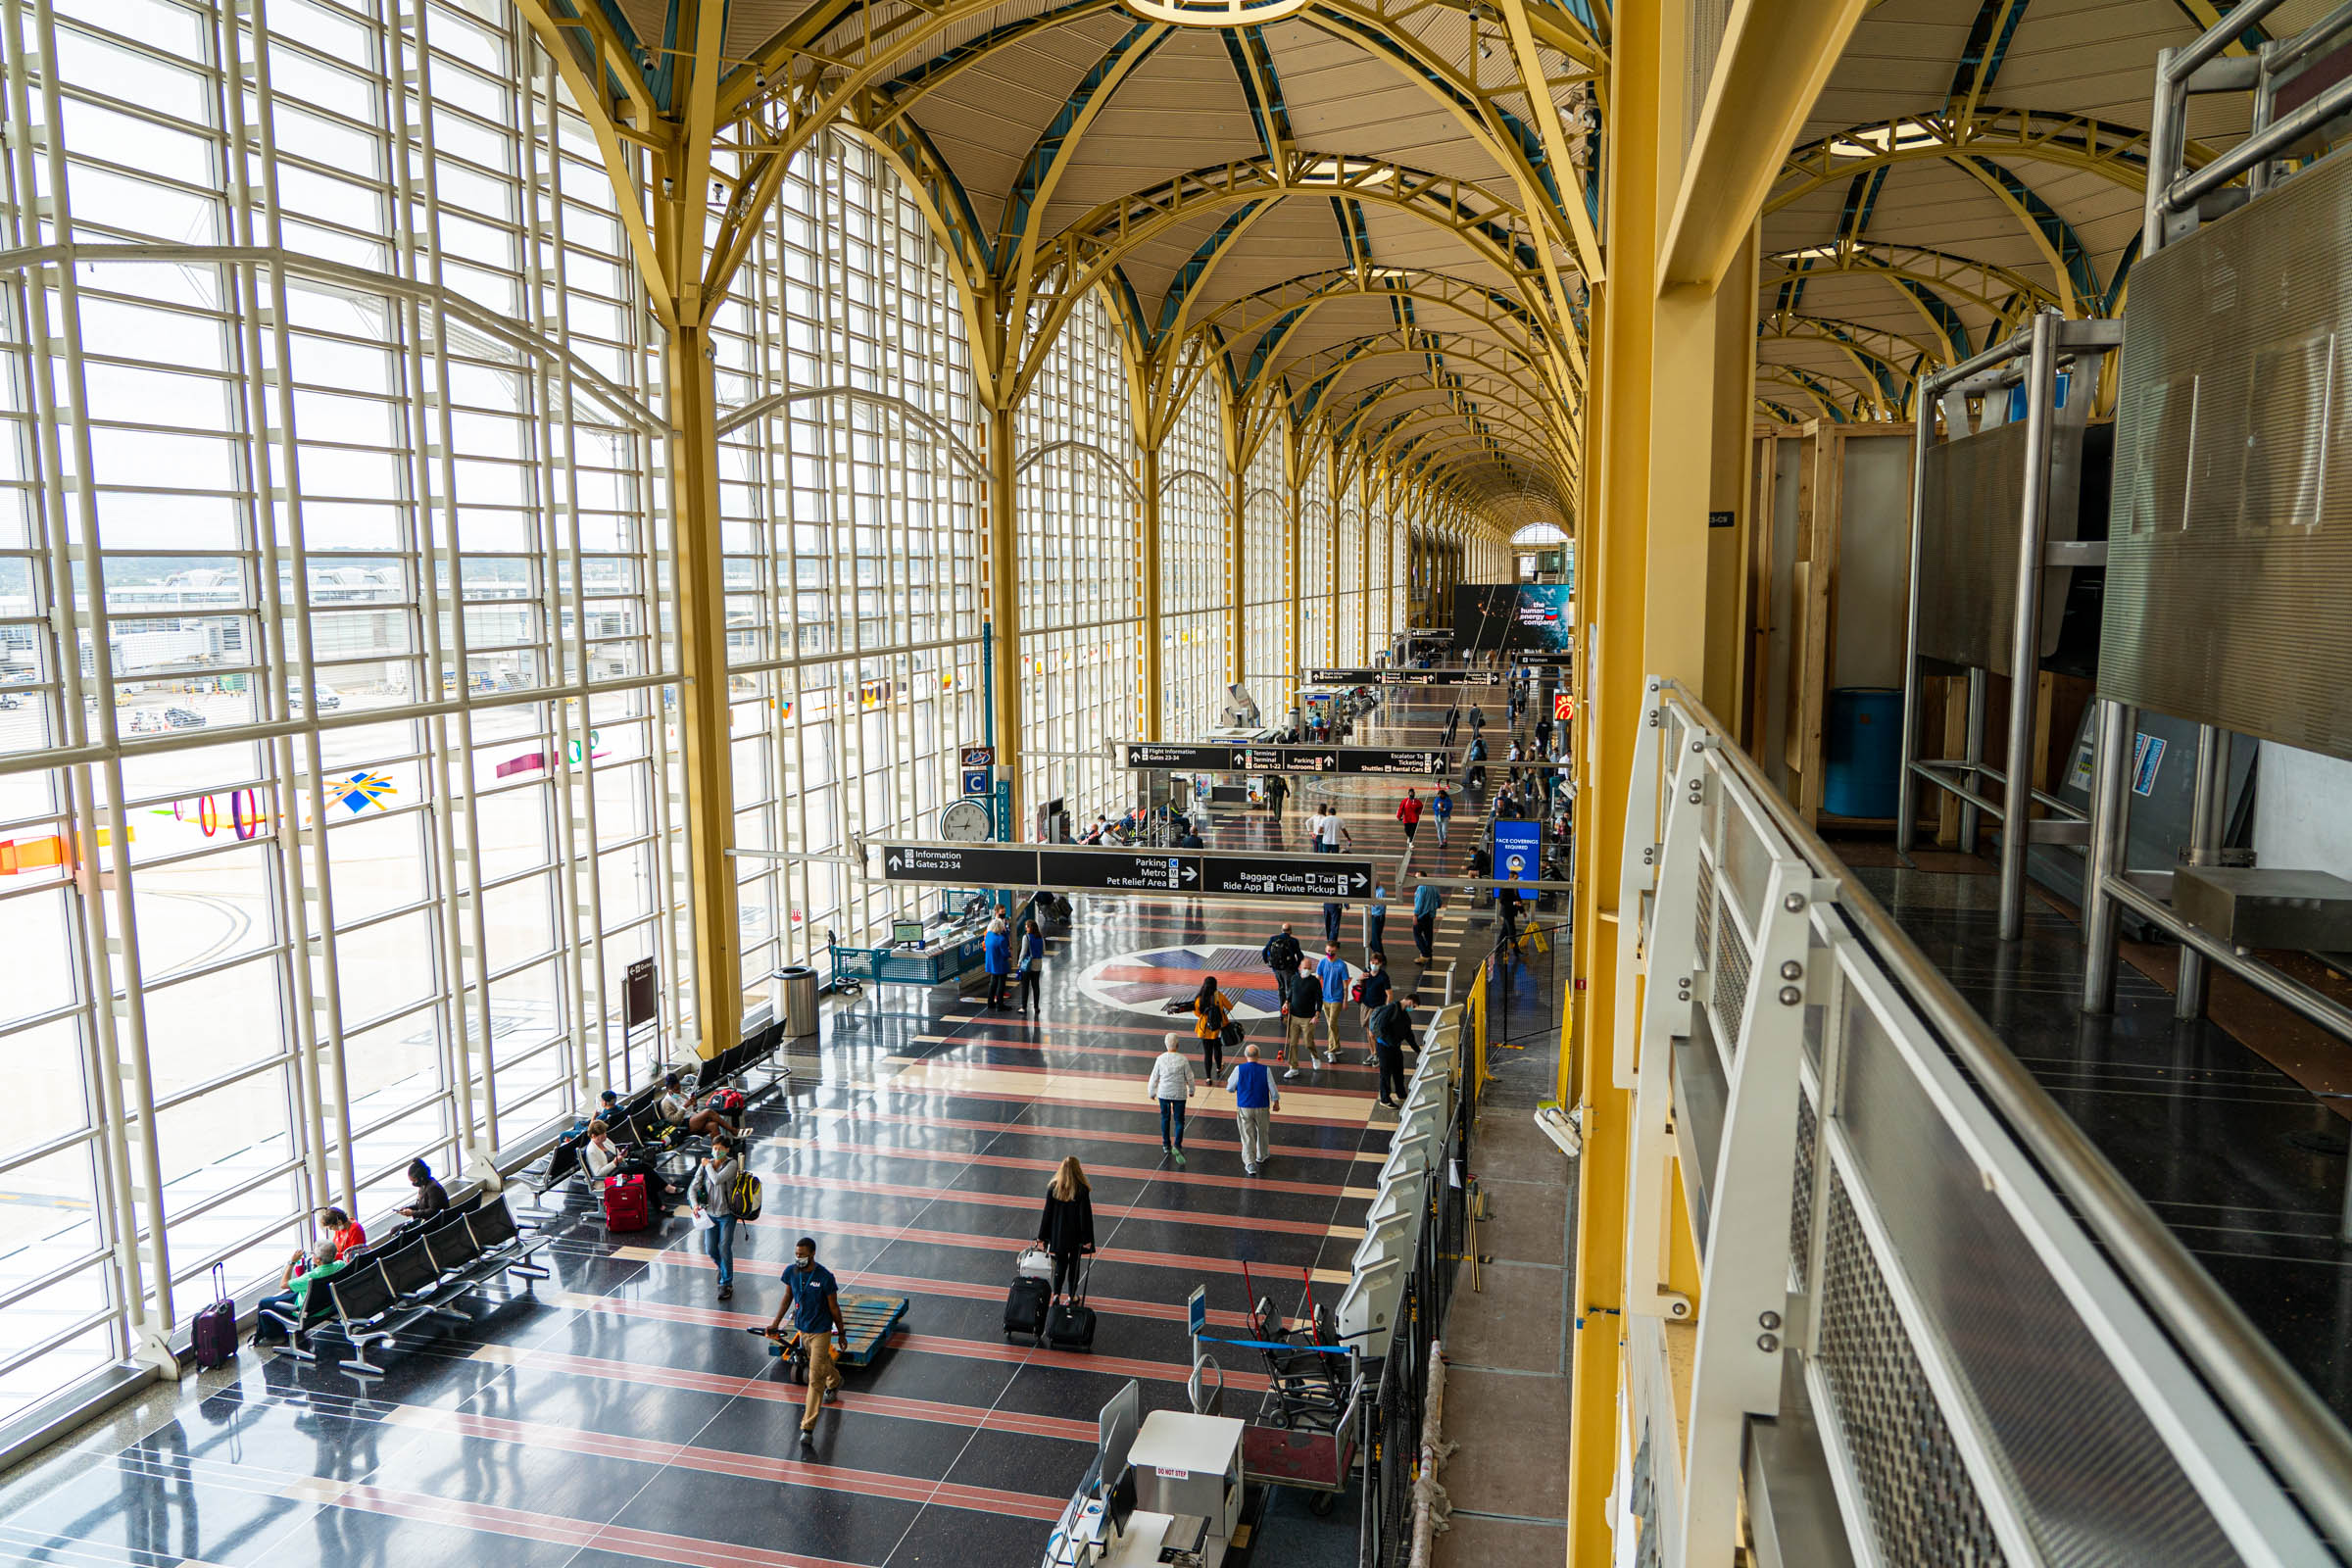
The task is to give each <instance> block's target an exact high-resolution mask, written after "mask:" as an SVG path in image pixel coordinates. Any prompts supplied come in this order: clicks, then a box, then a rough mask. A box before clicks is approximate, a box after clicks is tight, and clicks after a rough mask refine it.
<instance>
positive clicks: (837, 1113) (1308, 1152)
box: [796, 1100, 1357, 1164]
mask: <svg viewBox="0 0 2352 1568" xmlns="http://www.w3.org/2000/svg"><path fill="white" fill-rule="evenodd" d="M1031 1103H1032V1104H1035V1105H1036V1106H1037V1107H1038V1108H1039V1109H1040V1110H1049V1109H1052V1108H1053V1107H1054V1105H1057V1104H1061V1103H1064V1102H1061V1101H1053V1100H1048V1101H1033V1102H1031ZM796 1114H797V1115H799V1116H818V1117H822V1118H825V1119H827V1120H831V1121H840V1122H852V1123H855V1122H860V1121H870V1122H878V1123H880V1124H882V1125H884V1126H889V1127H952V1128H955V1129H956V1131H958V1132H971V1133H1018V1134H1022V1135H1025V1136H1036V1137H1054V1138H1077V1139H1084V1140H1086V1141H1088V1142H1090V1143H1101V1144H1136V1145H1140V1146H1145V1147H1150V1148H1157V1147H1158V1145H1159V1135H1158V1134H1157V1133H1123V1132H1117V1131H1105V1130H1103V1129H1098V1128H1092V1127H1070V1126H1065V1125H1063V1124H1061V1123H1059V1122H1043V1121H983V1120H981V1119H979V1118H977V1117H972V1116H917V1115H913V1114H911V1113H909V1112H907V1111H897V1110H873V1109H870V1108H868V1107H866V1106H864V1105H858V1106H848V1107H841V1106H832V1107H817V1108H813V1109H809V1110H802V1111H799V1112H797V1113H796ZM1348 1125H1350V1126H1352V1125H1354V1124H1353V1123H1348ZM1184 1142H1185V1147H1186V1148H1188V1149H1215V1150H1220V1151H1238V1150H1240V1148H1241V1147H1242V1146H1241V1142H1240V1140H1238V1139H1233V1138H1202V1137H1198V1136H1196V1135H1195V1134H1194V1133H1193V1131H1192V1129H1191V1128H1190V1127H1189V1126H1188V1127H1187V1128H1186V1130H1185V1135H1184ZM1356 1153H1357V1151H1355V1150H1352V1149H1316V1148H1307V1147H1303V1146H1299V1145H1294V1144H1277V1145H1275V1146H1274V1157H1275V1158H1277V1159H1281V1158H1285V1157H1291V1158H1298V1159H1336V1160H1340V1161H1343V1162H1346V1163H1353V1162H1354V1159H1355V1156H1356ZM1054 1163H1055V1164H1059V1163H1060V1162H1059V1161H1058V1160H1057V1161H1055V1162H1054Z"/></svg>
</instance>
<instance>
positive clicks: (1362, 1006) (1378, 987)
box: [1355, 953, 1395, 1067]
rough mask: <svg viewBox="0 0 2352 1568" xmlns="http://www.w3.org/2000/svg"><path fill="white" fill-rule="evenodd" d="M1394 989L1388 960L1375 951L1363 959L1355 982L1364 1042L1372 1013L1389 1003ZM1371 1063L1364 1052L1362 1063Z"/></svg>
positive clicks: (1370, 1056)
mask: <svg viewBox="0 0 2352 1568" xmlns="http://www.w3.org/2000/svg"><path fill="white" fill-rule="evenodd" d="M1394 991H1395V987H1394V985H1393V983H1392V982H1391V981H1390V979H1389V960H1388V959H1387V958H1386V957H1384V956H1381V955H1379V954H1377V953H1376V954H1374V955H1373V956H1371V957H1370V958H1368V959H1366V960H1365V961H1364V975H1363V978H1362V979H1360V980H1358V981H1356V983H1355V1000H1356V1005H1357V1009H1358V1010H1357V1019H1358V1021H1359V1022H1361V1023H1362V1024H1363V1026H1364V1040H1365V1042H1366V1044H1369V1043H1370V1042H1371V1039H1372V1015H1373V1014H1374V1013H1376V1012H1378V1011H1379V1010H1380V1009H1381V1008H1383V1007H1385V1006H1387V1005H1389V998H1390V997H1391V996H1392V995H1393V994H1394ZM1371 1064H1372V1055H1371V1053H1369V1052H1366V1053H1365V1054H1364V1065H1365V1066H1367V1067H1368V1066H1370V1065H1371Z"/></svg>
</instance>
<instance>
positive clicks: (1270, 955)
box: [1257, 920, 1305, 997]
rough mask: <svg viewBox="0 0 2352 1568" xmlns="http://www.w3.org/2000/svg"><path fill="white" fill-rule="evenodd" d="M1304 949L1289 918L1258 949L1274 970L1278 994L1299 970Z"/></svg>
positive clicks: (1258, 952)
mask: <svg viewBox="0 0 2352 1568" xmlns="http://www.w3.org/2000/svg"><path fill="white" fill-rule="evenodd" d="M1304 951H1305V950H1303V949H1302V948H1300V947H1299V938H1298V936H1297V935H1296V934H1295V933H1293V932H1292V930H1291V922H1290V921H1288V920H1285V921H1283V922H1282V929H1281V930H1279V931H1277V932H1275V933H1274V934H1273V935H1272V936H1270V937H1268V938H1266V945H1265V946H1264V947H1262V948H1260V949H1258V950H1257V956H1258V957H1259V958H1260V959H1261V960H1263V961H1264V963H1265V966H1266V967H1267V968H1268V969H1270V970H1272V971H1273V972H1274V994H1275V995H1276V996H1278V997H1279V996H1280V995H1282V992H1283V988H1284V987H1285V986H1288V985H1289V984H1290V983H1291V976H1292V975H1294V974H1297V973H1298V972H1299V956H1300V955H1301V954H1302V953H1303V952H1304Z"/></svg>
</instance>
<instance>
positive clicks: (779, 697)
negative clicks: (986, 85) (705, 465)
mask: <svg viewBox="0 0 2352 1568" xmlns="http://www.w3.org/2000/svg"><path fill="white" fill-rule="evenodd" d="M715 325H716V330H717V333H718V334H719V344H720V348H719V361H718V397H719V402H720V405H721V416H720V422H721V425H722V429H723V433H722V434H721V436H720V439H719V464H720V484H719V507H720V515H721V517H722V519H723V528H724V539H725V549H726V581H727V595H728V598H727V661H728V689H729V696H730V702H731V707H730V712H731V714H732V718H733V724H732V728H731V732H730V733H731V737H732V751H731V760H732V764H733V772H734V788H735V799H734V807H735V842H736V843H737V844H738V845H740V846H744V847H750V848H760V849H780V850H787V851H794V852H800V853H804V854H808V855H812V856H816V855H824V856H840V855H847V854H848V853H849V848H850V840H851V836H852V835H858V836H859V837H865V838H935V837H937V836H938V833H937V829H938V826H939V822H938V817H939V812H940V810H941V809H942V808H944V807H945V806H947V805H948V804H949V803H950V802H951V801H953V800H955V799H956V796H957V793H958V790H959V786H960V774H959V772H958V769H957V765H956V764H957V761H958V757H957V748H958V747H960V746H963V745H977V744H979V743H980V741H981V740H982V738H983V735H984V733H985V725H986V719H985V716H984V715H983V713H982V711H981V689H982V677H981V651H980V618H981V616H980V597H981V584H982V581H983V579H984V576H985V568H984V565H983V526H982V519H981V512H982V497H983V495H984V493H985V491H984V486H985V479H984V470H983V468H982V467H981V465H980V462H979V460H978V458H977V456H976V449H977V442H978V436H979V420H978V407H977V403H976V401H975V392H974V387H973V381H972V367H971V354H970V348H969V344H968V343H967V341H966V337H965V331H964V319H963V314H962V310H961V306H960V301H959V300H958V297H957V288H956V281H955V273H954V271H953V270H952V268H951V263H950V258H949V256H948V254H947V252H946V249H945V247H943V246H942V245H941V244H940V243H939V242H938V240H937V239H936V238H935V237H934V236H933V235H932V233H931V231H930V229H929V227H928V226H927V224H926V223H925V221H924V219H923V215H922V212H921V210H920V209H919V208H918V207H917V206H916V205H915V203H914V200H913V198H912V197H911V196H910V195H909V194H908V193H907V189H906V188H905V186H904V184H903V183H902V182H901V181H900V179H899V177H898V175H897V173H896V172H895V171H893V170H892V169H891V168H890V166H889V165H888V164H887V163H886V162H885V161H884V160H883V159H882V157H881V156H880V155H879V154H878V153H877V152H875V151H874V149H873V148H872V147H871V146H869V145H867V144H866V143H863V142H860V141H858V140H855V139H852V138H851V137H849V136H846V135H842V134H839V133H833V132H828V133H826V134H824V135H821V136H819V137H818V138H817V139H816V140H815V141H813V142H812V143H810V144H809V147H807V148H806V149H804V150H803V151H802V152H801V154H800V155H799V156H798V157H797V158H795V159H794V160H793V164H792V168H791V169H790V170H789V171H788V172H787V173H786V175H785V177H784V180H783V184H782V189H781V191H780V192H779V196H778V200H777V203H776V206H775V207H774V209H773V210H772V211H771V213H770V215H769V218H768V221H767V222H766V223H765V224H764V225H763V226H762V228H761V229H760V235H759V238H758V240H757V242H756V244H755V246H754V248H753V251H752V253H751V256H750V257H749V259H748V260H747V262H746V264H745V267H744V270H743V271H742V273H741V274H739V275H738V277H737V280H736V284H735V291H734V298H733V299H732V300H731V301H730V302H729V303H728V304H727V305H726V306H725V307H723V308H722V310H721V311H720V313H719V317H718V319H717V321H716V323H715ZM730 421H733V422H732V424H731V427H730ZM737 864H738V866H739V868H740V870H739V875H740V876H741V879H742V880H741V883H740V888H739V897H740V899H741V907H742V931H743V978H744V983H745V984H746V985H747V986H752V985H756V984H758V983H759V982H760V979H761V977H763V976H765V975H766V974H768V973H769V972H770V971H772V970H773V969H774V968H775V967H776V966H777V965H778V964H782V963H798V962H806V961H808V960H809V958H810V957H811V956H813V955H815V954H819V953H821V952H822V951H823V949H824V945H825V940H826V934H827V933H828V932H834V933H837V934H838V935H839V937H840V939H841V940H842V941H843V942H844V943H845V944H867V945H870V943H871V942H872V941H877V940H886V939H887V938H888V935H889V931H888V925H889V922H890V920H891V919H892V918H893V916H895V915H898V914H901V913H904V912H910V911H913V910H915V909H917V908H918V907H920V906H921V904H922V902H923V901H924V899H925V898H926V896H928V897H930V898H933V899H936V898H937V897H939V895H937V894H930V895H925V894H924V893H923V891H922V890H919V889H914V888H908V887H906V886H903V885H900V886H894V885H892V884H889V883H885V882H881V881H873V882H868V881H866V880H864V879H863V878H861V877H858V875H857V874H856V872H855V871H854V870H853V869H852V868H851V867H849V866H847V865H843V864H839V863H836V862H833V861H829V860H821V859H808V860H773V859H767V858H753V857H743V858H739V859H738V861H737Z"/></svg>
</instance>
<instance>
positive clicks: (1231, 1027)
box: [1217, 1020, 1243, 1051]
mask: <svg viewBox="0 0 2352 1568" xmlns="http://www.w3.org/2000/svg"><path fill="white" fill-rule="evenodd" d="M1242 1039H1243V1033H1242V1026H1241V1025H1240V1024H1238V1023H1234V1022H1232V1021H1231V1020H1228V1021H1227V1022H1226V1025H1225V1027H1224V1028H1222V1029H1220V1030H1218V1031H1217V1044H1218V1045H1220V1046H1222V1047H1224V1048H1225V1049H1226V1050H1227V1051H1239V1050H1241V1049H1242Z"/></svg>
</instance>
